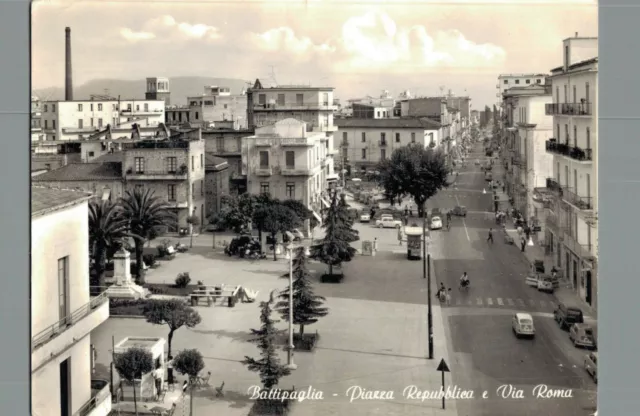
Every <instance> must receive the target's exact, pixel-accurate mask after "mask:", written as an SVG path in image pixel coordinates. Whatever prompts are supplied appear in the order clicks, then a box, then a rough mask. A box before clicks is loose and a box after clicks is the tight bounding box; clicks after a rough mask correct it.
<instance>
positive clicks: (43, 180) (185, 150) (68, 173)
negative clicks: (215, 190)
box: [33, 129, 207, 231]
mask: <svg viewBox="0 0 640 416" xmlns="http://www.w3.org/2000/svg"><path fill="white" fill-rule="evenodd" d="M204 150H205V148H204V141H203V140H202V137H201V132H200V129H194V130H191V131H189V132H177V133H176V132H170V131H168V130H166V129H165V133H162V130H159V131H158V132H157V137H155V138H153V139H140V140H137V141H134V142H132V143H129V144H128V146H126V147H125V148H124V149H123V150H122V151H118V152H114V153H108V154H106V155H103V156H101V157H99V158H97V159H95V160H93V161H92V162H89V163H71V164H68V165H66V166H63V167H61V168H59V169H56V170H52V171H50V172H47V173H44V174H41V175H38V176H36V177H34V178H33V181H34V183H39V184H45V185H47V186H58V187H65V188H78V189H82V190H85V191H87V192H91V193H93V194H94V195H96V196H98V197H100V198H103V199H111V200H116V199H117V198H121V197H123V196H124V194H125V192H126V191H131V190H134V189H136V188H141V189H151V190H153V191H154V194H155V195H156V196H158V197H160V198H162V199H164V200H166V201H168V202H169V203H170V204H171V206H172V209H173V210H174V211H175V213H176V215H177V218H178V224H177V227H178V228H187V227H188V224H187V218H188V217H189V216H190V215H196V216H197V217H198V218H199V219H200V221H201V224H202V223H203V222H204V220H206V212H207V211H206V207H205V189H204V185H205V184H204V179H205V167H204V153H205V151H204ZM169 231H177V229H175V228H174V227H170V229H169Z"/></svg>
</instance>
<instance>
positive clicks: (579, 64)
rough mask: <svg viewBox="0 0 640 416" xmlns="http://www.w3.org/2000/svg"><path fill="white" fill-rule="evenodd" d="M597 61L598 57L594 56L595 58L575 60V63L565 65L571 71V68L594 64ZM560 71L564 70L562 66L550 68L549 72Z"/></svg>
mask: <svg viewBox="0 0 640 416" xmlns="http://www.w3.org/2000/svg"><path fill="white" fill-rule="evenodd" d="M597 62H598V57H597V56H596V57H595V58H590V59H586V60H584V61H580V62H576V63H575V64H571V65H569V66H568V67H567V70H568V71H571V70H572V69H580V68H581V67H584V66H588V65H591V64H595V63H597ZM560 71H562V72H564V66H559V67H557V68H553V69H552V70H551V72H560ZM555 75H559V74H555Z"/></svg>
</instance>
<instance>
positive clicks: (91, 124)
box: [89, 117, 94, 127]
mask: <svg viewBox="0 0 640 416" xmlns="http://www.w3.org/2000/svg"><path fill="white" fill-rule="evenodd" d="M89 125H90V126H91V127H93V126H94V123H93V117H91V118H90V119H89Z"/></svg>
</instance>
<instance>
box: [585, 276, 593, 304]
mask: <svg viewBox="0 0 640 416" xmlns="http://www.w3.org/2000/svg"><path fill="white" fill-rule="evenodd" d="M585 277H586V286H587V287H586V289H585V290H586V293H585V300H586V301H587V303H588V304H589V305H591V300H592V299H591V270H587V271H586V272H585Z"/></svg>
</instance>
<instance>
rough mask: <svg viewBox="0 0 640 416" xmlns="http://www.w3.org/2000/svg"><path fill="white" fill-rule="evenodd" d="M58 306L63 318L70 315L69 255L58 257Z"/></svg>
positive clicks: (60, 315)
mask: <svg viewBox="0 0 640 416" xmlns="http://www.w3.org/2000/svg"><path fill="white" fill-rule="evenodd" d="M58 296H59V299H58V307H59V317H60V318H61V320H62V319H63V318H66V317H67V316H68V315H69V256H66V257H62V258H60V259H58Z"/></svg>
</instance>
